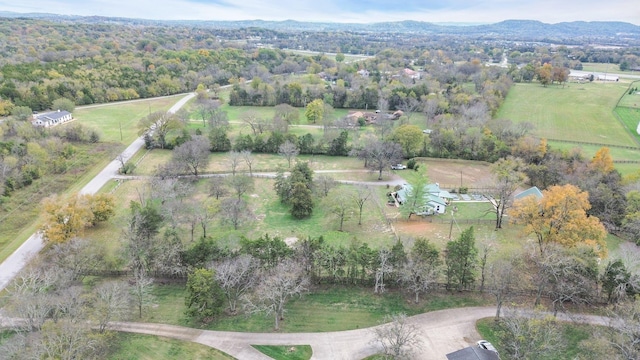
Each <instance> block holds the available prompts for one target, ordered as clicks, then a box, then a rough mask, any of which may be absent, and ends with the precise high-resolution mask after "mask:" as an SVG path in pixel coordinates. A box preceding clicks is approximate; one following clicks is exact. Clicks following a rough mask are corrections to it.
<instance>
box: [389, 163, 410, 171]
mask: <svg viewBox="0 0 640 360" xmlns="http://www.w3.org/2000/svg"><path fill="white" fill-rule="evenodd" d="M406 168H407V167H406V166H405V165H402V164H395V165H391V170H404V169H406Z"/></svg>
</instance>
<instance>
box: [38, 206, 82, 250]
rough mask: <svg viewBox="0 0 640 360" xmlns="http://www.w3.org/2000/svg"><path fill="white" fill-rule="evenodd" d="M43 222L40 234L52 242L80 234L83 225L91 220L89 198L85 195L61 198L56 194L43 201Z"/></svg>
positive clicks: (59, 241) (65, 239) (58, 241)
mask: <svg viewBox="0 0 640 360" xmlns="http://www.w3.org/2000/svg"><path fill="white" fill-rule="evenodd" d="M43 209H44V212H45V222H44V225H43V226H42V236H43V238H44V239H45V240H47V241H49V242H52V243H63V242H65V241H67V240H69V239H71V238H74V237H76V236H79V235H82V232H83V230H84V228H85V227H87V226H89V225H91V224H92V222H93V218H94V216H93V212H92V211H91V206H90V204H89V199H88V198H87V197H85V196H78V195H76V196H72V197H71V198H69V199H63V198H61V197H59V196H57V195H54V196H52V197H49V198H46V199H45V200H44V202H43Z"/></svg>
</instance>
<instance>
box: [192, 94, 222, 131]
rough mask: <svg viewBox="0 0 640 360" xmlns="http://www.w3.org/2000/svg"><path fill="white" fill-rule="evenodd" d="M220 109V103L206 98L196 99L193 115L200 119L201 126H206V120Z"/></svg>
mask: <svg viewBox="0 0 640 360" xmlns="http://www.w3.org/2000/svg"><path fill="white" fill-rule="evenodd" d="M219 107H220V102H219V101H217V100H212V99H208V98H202V99H200V98H199V99H197V100H196V103H195V113H196V114H197V115H198V117H200V119H202V125H203V126H206V125H207V120H208V119H209V118H210V117H211V116H212V115H213V113H214V112H215V111H216V110H217V109H218V108H219Z"/></svg>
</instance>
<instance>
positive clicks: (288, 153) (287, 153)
mask: <svg viewBox="0 0 640 360" xmlns="http://www.w3.org/2000/svg"><path fill="white" fill-rule="evenodd" d="M299 153H300V150H299V149H298V146H297V145H296V144H294V143H292V142H291V141H289V140H287V141H285V142H284V143H283V144H282V145H280V146H279V147H278V154H279V155H280V156H282V157H284V158H285V159H287V164H288V165H289V167H291V160H293V159H294V158H295V157H296V156H298V154H299Z"/></svg>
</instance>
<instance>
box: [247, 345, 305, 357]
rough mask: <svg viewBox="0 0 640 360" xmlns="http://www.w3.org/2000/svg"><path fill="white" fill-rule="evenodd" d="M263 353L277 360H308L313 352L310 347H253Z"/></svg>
mask: <svg viewBox="0 0 640 360" xmlns="http://www.w3.org/2000/svg"><path fill="white" fill-rule="evenodd" d="M251 346H253V347H254V348H255V349H256V350H258V351H260V352H261V353H263V354H265V355H267V356H269V357H271V358H273V359H276V360H307V359H311V355H312V354H313V351H312V350H311V346H309V345H286V346H276V345H251Z"/></svg>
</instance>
